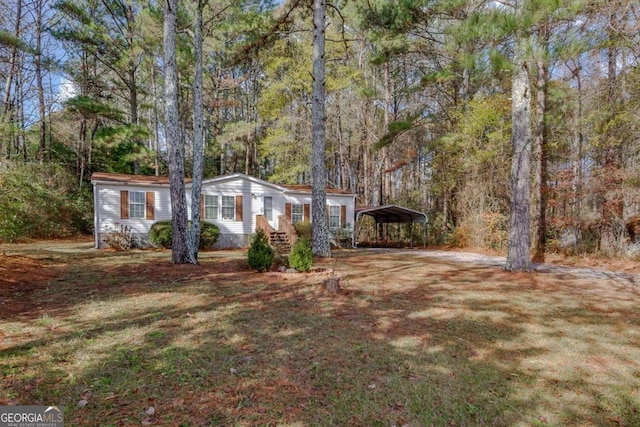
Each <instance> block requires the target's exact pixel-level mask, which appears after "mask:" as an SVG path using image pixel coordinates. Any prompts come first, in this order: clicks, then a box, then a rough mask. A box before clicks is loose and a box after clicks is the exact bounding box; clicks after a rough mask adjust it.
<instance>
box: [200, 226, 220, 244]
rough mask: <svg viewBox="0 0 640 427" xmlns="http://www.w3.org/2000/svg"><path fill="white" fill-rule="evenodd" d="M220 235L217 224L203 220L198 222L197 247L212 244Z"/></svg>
mask: <svg viewBox="0 0 640 427" xmlns="http://www.w3.org/2000/svg"><path fill="white" fill-rule="evenodd" d="M219 237H220V229H219V228H218V226H217V225H215V224H211V223H210V222H206V221H203V222H201V223H200V242H199V243H198V249H206V248H208V247H211V246H213V245H214V244H215V243H216V242H217V241H218V238H219Z"/></svg>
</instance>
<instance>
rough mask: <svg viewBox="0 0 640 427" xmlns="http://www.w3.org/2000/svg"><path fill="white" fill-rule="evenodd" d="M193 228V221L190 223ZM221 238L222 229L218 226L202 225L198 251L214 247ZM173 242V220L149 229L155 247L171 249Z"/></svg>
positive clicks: (204, 223) (208, 223)
mask: <svg viewBox="0 0 640 427" xmlns="http://www.w3.org/2000/svg"><path fill="white" fill-rule="evenodd" d="M189 226H191V221H189ZM218 237H220V229H219V228H218V226H217V225H215V224H212V223H210V222H204V221H203V222H201V223H200V241H199V242H198V249H205V248H208V247H209V246H213V244H215V243H216V242H217V241H218ZM172 240H173V224H172V223H171V220H164V221H158V222H156V223H154V224H153V225H152V226H151V228H150V229H149V242H150V243H151V244H153V245H154V246H159V247H161V248H165V249H170V248H171V242H172Z"/></svg>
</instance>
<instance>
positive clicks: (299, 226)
mask: <svg viewBox="0 0 640 427" xmlns="http://www.w3.org/2000/svg"><path fill="white" fill-rule="evenodd" d="M293 228H295V229H296V234H297V235H298V237H299V238H301V239H309V240H311V223H310V222H309V221H299V222H296V223H295V224H293Z"/></svg>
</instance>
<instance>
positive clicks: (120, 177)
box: [91, 172, 191, 185]
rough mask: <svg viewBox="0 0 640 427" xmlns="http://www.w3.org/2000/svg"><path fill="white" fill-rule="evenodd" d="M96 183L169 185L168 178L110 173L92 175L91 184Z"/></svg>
mask: <svg viewBox="0 0 640 427" xmlns="http://www.w3.org/2000/svg"><path fill="white" fill-rule="evenodd" d="M95 181H108V182H120V183H124V184H155V185H169V177H168V176H153V175H128V174H124V173H109V172H94V173H93V174H92V175H91V182H95ZM185 181H186V182H191V180H190V179H187V180H185Z"/></svg>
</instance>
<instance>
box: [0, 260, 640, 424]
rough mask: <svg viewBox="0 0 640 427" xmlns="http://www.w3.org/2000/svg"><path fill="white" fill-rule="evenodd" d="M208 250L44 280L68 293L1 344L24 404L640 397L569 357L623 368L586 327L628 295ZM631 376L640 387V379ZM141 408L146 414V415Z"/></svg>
mask: <svg viewBox="0 0 640 427" xmlns="http://www.w3.org/2000/svg"><path fill="white" fill-rule="evenodd" d="M218 255H219V254H212V255H207V256H205V257H203V262H202V265H201V266H199V267H191V268H185V269H183V270H180V268H178V269H170V270H166V271H165V270H164V269H163V267H162V266H160V265H158V259H157V258H156V257H154V256H152V257H151V259H148V260H140V259H138V260H131V259H130V260H122V259H121V258H118V263H116V265H115V266H114V265H113V264H111V263H109V262H107V261H106V260H102V264H99V263H98V264H97V265H96V261H97V260H96V259H89V260H87V264H89V263H90V264H91V265H92V268H91V270H89V269H88V265H85V266H84V268H83V266H82V265H76V266H72V267H70V268H71V269H72V270H73V271H67V272H66V273H65V275H63V276H61V278H63V279H64V280H61V281H60V282H56V284H55V285H52V286H51V287H49V288H48V289H46V290H43V291H42V295H47V296H49V297H50V298H51V299H52V300H54V301H56V300H55V298H56V297H55V295H54V294H55V293H56V292H58V291H59V292H60V293H62V295H64V296H65V298H61V299H60V303H61V304H62V301H67V302H66V306H64V307H62V310H61V311H54V312H52V314H50V316H52V320H51V323H52V325H42V326H41V327H39V328H36V331H40V332H41V333H42V334H43V335H42V336H38V335H35V334H34V335H33V336H31V337H29V336H21V337H20V338H21V341H20V343H19V344H17V345H13V346H11V345H5V346H3V347H2V350H1V351H0V365H1V368H0V369H1V371H2V375H3V378H4V379H3V388H2V391H3V393H4V394H5V396H9V397H10V398H11V399H14V400H19V401H20V403H23V404H36V403H38V404H49V403H57V404H62V405H66V406H67V411H68V412H67V419H68V420H69V422H70V424H71V425H139V424H140V423H141V422H142V421H149V422H152V423H153V424H154V425H230V426H231V425H276V424H277V425H296V426H315V425H326V426H334V425H363V426H364V425H366V426H375V425H380V426H389V425H393V424H395V425H404V424H408V425H411V426H414V425H415V426H418V425H420V426H422V425H504V426H511V425H535V424H537V423H539V424H544V423H545V422H546V418H553V420H555V421H556V423H559V424H564V425H567V423H568V424H573V425H606V424H607V423H608V422H609V421H608V420H609V419H616V417H617V418H619V419H620V421H621V422H622V423H625V424H628V425H632V424H633V422H637V421H638V419H639V418H638V414H637V405H638V400H637V396H627V397H626V398H625V395H624V392H625V391H626V390H628V388H629V387H626V386H625V384H622V385H621V386H620V387H619V388H616V387H615V386H614V385H611V384H609V383H607V382H606V381H603V380H601V381H598V378H595V377H593V373H592V372H588V370H589V366H586V367H585V366H579V365H575V364H573V362H572V361H571V360H567V359H566V357H569V358H571V357H572V356H573V354H572V353H563V351H565V350H563V346H564V345H584V346H595V345H597V344H598V342H600V343H601V344H602V348H598V349H597V351H598V352H600V353H601V354H604V355H607V356H608V357H609V359H608V360H594V361H592V362H590V363H593V366H596V365H597V364H598V363H599V364H600V365H605V366H604V368H602V369H605V370H606V374H607V375H609V374H610V370H611V369H612V368H613V364H612V363H611V359H613V358H614V357H617V358H619V359H620V362H621V364H622V359H624V358H626V357H627V356H628V355H627V354H624V353H620V354H616V353H615V352H612V351H611V349H609V350H606V349H605V347H606V346H607V345H608V346H613V345H623V346H626V345H630V344H633V341H632V338H630V337H628V336H626V335H624V334H622V335H612V336H610V337H607V338H603V339H601V340H600V341H598V340H596V341H595V342H594V341H593V339H594V337H597V336H598V334H599V333H601V332H606V331H610V330H613V331H615V330H616V329H619V328H620V327H621V325H623V324H624V322H630V323H629V325H630V326H631V327H633V328H635V327H636V326H638V324H637V319H638V317H637V315H635V314H634V313H632V311H631V310H632V309H633V307H634V306H635V305H634V304H630V305H629V306H628V307H622V308H620V307H617V306H615V304H616V300H615V299H611V300H607V301H605V302H602V301H594V300H592V299H591V298H589V299H586V300H580V299H578V300H576V294H575V290H574V291H570V290H566V291H565V290H555V291H552V290H551V289H550V286H551V285H550V284H549V283H547V282H546V281H545V280H541V279H540V277H536V276H535V275H524V276H512V275H508V274H506V273H503V272H501V271H500V270H497V269H495V268H491V267H473V266H470V265H466V264H454V263H443V262H442V261H438V262H439V264H438V265H437V266H434V265H428V264H416V262H415V260H413V261H412V260H410V259H402V260H398V259H396V258H394V257H393V255H392V254H387V255H380V254H375V257H374V256H370V257H369V256H362V255H357V256H351V255H349V256H344V257H340V258H339V259H337V260H336V261H335V263H336V267H335V268H336V271H338V272H339V273H340V274H341V275H342V277H343V288H344V292H343V293H341V294H339V295H337V296H331V295H329V294H326V293H325V292H324V291H323V290H322V287H321V281H322V280H321V278H318V277H314V276H300V277H297V276H296V278H291V279H288V278H283V277H280V276H268V275H258V274H254V273H252V272H250V271H247V270H246V269H245V268H244V267H243V265H244V264H242V259H241V258H240V257H237V258H234V259H231V260H229V259H225V258H224V257H223V256H222V255H220V256H218ZM117 264H120V265H117ZM513 277H517V279H518V282H517V283H514V282H513V280H512V279H513ZM89 278H92V279H91V280H88V279H89ZM394 278H395V279H394ZM394 280H397V282H394ZM566 280H567V281H568V280H570V278H567V279H566ZM83 282H86V283H84V284H83ZM565 285H566V286H569V287H571V284H570V283H569V284H567V283H565ZM574 285H575V287H577V286H578V283H575V284H574ZM567 289H569V288H567ZM88 292H93V293H90V294H88ZM612 298H613V297H612ZM602 303H607V304H609V305H610V310H609V311H608V312H607V313H617V314H616V315H615V316H614V315H612V316H610V318H608V319H607V321H605V322H603V321H602V318H603V313H602V312H598V311H596V310H595V308H597V305H598V304H602ZM616 316H624V317H626V320H625V321H624V322H622V323H621V322H617V321H616V319H617V317H616ZM36 320H37V319H36ZM607 322H608V323H607ZM32 323H33V322H32ZM576 327H577V328H576ZM574 328H575V330H574ZM618 341H620V342H618ZM616 348H617V347H616ZM631 354H635V353H631ZM586 360H587V362H589V360H588V359H586ZM563 363H564V364H566V365H569V366H570V368H571V369H566V367H563V366H562V364H563ZM626 363H627V365H630V366H632V367H633V366H635V362H634V361H633V360H630V359H628V358H627V359H626ZM616 366H617V365H616ZM554 369H555V370H556V371H555V372H554ZM636 372H637V371H636ZM620 374H621V375H624V374H627V371H625V370H624V369H622V370H621V371H620ZM581 378H582V380H581ZM621 381H623V380H621ZM626 381H627V382H628V385H629V386H630V388H631V389H634V387H637V385H638V380H637V377H636V378H634V379H632V380H629V379H628V377H627V379H626ZM635 389H637V388H635ZM617 391H620V393H618V394H616V393H617ZM82 399H84V400H86V401H87V402H88V403H87V405H86V406H85V407H82V408H81V407H79V406H78V405H77V402H78V401H80V400H82ZM558 400H560V402H558ZM151 406H153V407H154V409H155V413H154V414H153V415H149V414H147V413H145V410H146V409H148V408H149V407H151ZM554 417H555V418H554Z"/></svg>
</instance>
